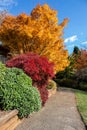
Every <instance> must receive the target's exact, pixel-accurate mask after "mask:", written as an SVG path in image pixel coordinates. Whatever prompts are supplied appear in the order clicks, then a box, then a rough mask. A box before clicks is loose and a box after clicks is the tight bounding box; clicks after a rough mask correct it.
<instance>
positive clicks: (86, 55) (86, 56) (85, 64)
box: [75, 50, 87, 70]
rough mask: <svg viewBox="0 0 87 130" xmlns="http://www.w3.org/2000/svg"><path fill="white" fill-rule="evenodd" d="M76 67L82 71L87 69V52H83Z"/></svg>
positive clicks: (76, 62)
mask: <svg viewBox="0 0 87 130" xmlns="http://www.w3.org/2000/svg"><path fill="white" fill-rule="evenodd" d="M75 67H76V68H77V69H78V70H80V69H83V68H87V50H81V51H80V53H79V55H78V58H77V60H76V61H75Z"/></svg>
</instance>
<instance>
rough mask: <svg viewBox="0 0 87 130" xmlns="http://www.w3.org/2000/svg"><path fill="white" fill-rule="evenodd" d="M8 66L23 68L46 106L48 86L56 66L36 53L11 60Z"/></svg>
mask: <svg viewBox="0 0 87 130" xmlns="http://www.w3.org/2000/svg"><path fill="white" fill-rule="evenodd" d="M6 66H8V67H17V68H21V69H23V71H24V72H25V73H26V74H27V75H28V76H30V77H31V79H32V81H33V85H34V86H36V87H37V88H38V89H39V91H40V94H41V99H42V104H43V105H44V104H45V102H46V100H47V99H48V92H47V88H46V85H47V84H48V81H49V79H52V78H53V77H54V71H53V70H54V69H53V68H54V64H53V63H50V62H49V61H48V59H47V58H45V57H42V56H39V55H37V54H34V53H27V54H22V55H19V56H17V57H15V58H13V59H11V60H9V61H8V62H7V63H6Z"/></svg>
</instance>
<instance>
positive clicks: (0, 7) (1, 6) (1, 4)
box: [0, 0, 16, 11]
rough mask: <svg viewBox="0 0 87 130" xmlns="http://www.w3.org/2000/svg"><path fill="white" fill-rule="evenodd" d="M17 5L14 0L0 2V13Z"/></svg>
mask: <svg viewBox="0 0 87 130" xmlns="http://www.w3.org/2000/svg"><path fill="white" fill-rule="evenodd" d="M13 4H16V3H15V2H14V1H13V0H0V11H2V10H5V9H7V8H8V6H11V5H13Z"/></svg>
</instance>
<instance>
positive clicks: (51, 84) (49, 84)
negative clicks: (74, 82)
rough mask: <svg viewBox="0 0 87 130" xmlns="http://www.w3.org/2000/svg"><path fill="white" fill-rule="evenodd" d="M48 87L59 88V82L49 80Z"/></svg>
mask: <svg viewBox="0 0 87 130" xmlns="http://www.w3.org/2000/svg"><path fill="white" fill-rule="evenodd" d="M47 89H57V84H56V82H55V81H53V80H49V83H48V85H47Z"/></svg>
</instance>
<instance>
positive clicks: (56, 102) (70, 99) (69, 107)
mask: <svg viewBox="0 0 87 130" xmlns="http://www.w3.org/2000/svg"><path fill="white" fill-rule="evenodd" d="M15 130H85V126H84V124H83V122H82V120H81V117H80V115H79V113H78V111H77V108H76V100H75V95H74V93H73V91H71V90H69V89H61V90H59V91H58V92H57V93H56V94H55V95H53V96H52V97H50V98H49V100H48V102H47V103H46V105H45V107H43V108H42V109H41V110H40V111H39V112H37V113H34V114H32V115H31V116H30V117H29V118H27V119H25V120H24V121H23V122H22V123H21V124H20V125H19V126H18V127H17V128H16V129H15Z"/></svg>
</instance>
